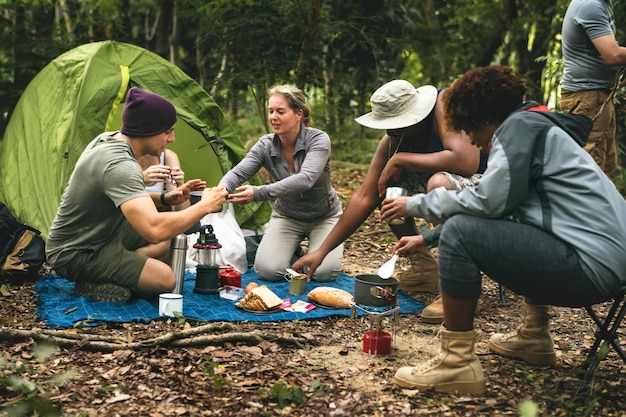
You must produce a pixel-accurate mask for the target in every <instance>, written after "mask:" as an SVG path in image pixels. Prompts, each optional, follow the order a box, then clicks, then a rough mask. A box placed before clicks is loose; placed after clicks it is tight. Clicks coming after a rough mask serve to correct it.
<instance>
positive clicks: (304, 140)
mask: <svg viewBox="0 0 626 417" xmlns="http://www.w3.org/2000/svg"><path fill="white" fill-rule="evenodd" d="M330 151H331V148H330V138H329V137H328V134H327V133H326V132H324V131H322V130H319V129H315V128H312V127H306V126H304V124H303V125H301V127H300V133H299V134H298V138H297V139H296V149H295V152H294V154H293V162H294V166H295V172H290V171H289V167H288V165H287V161H286V160H285V158H284V157H283V152H282V147H281V145H280V139H279V137H278V136H277V135H275V134H273V133H271V134H267V135H263V136H261V137H260V138H259V140H258V141H257V143H255V144H254V146H252V148H251V149H250V150H249V151H248V153H247V154H246V156H245V157H244V159H242V160H241V161H240V162H239V163H238V164H237V165H236V166H235V167H234V168H233V169H231V170H230V171H229V172H227V173H226V175H224V177H223V178H222V179H221V181H220V185H223V186H224V187H225V188H226V190H227V191H228V192H229V193H232V192H233V191H234V190H235V188H237V187H239V186H240V185H241V184H243V183H244V182H245V181H247V180H249V179H250V178H252V176H254V175H255V174H256V173H257V172H258V171H259V169H261V167H265V169H267V170H268V172H269V173H270V175H271V176H272V178H273V179H274V181H275V182H273V183H271V184H266V185H260V186H254V199H255V200H256V201H265V200H275V202H274V208H273V209H274V211H275V212H276V213H278V214H280V215H281V216H285V217H289V218H292V219H296V220H302V221H316V220H320V219H324V218H328V217H330V216H334V215H336V214H338V213H341V203H340V202H339V198H338V197H337V193H336V192H335V189H334V188H333V186H332V183H331V178H330Z"/></svg>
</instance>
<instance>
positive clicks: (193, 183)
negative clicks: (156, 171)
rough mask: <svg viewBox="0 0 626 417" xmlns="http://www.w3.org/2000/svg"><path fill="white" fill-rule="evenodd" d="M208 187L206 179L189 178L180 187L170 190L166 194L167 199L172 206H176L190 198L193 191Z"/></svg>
mask: <svg viewBox="0 0 626 417" xmlns="http://www.w3.org/2000/svg"><path fill="white" fill-rule="evenodd" d="M205 188H206V181H202V180H189V181H187V182H186V183H184V184H183V185H181V186H180V187H177V188H175V189H173V190H172V191H169V192H168V193H167V194H165V201H166V202H167V203H168V204H169V205H170V206H176V205H178V204H181V203H184V202H185V201H187V200H189V195H190V193H191V192H192V191H200V190H204V189H205Z"/></svg>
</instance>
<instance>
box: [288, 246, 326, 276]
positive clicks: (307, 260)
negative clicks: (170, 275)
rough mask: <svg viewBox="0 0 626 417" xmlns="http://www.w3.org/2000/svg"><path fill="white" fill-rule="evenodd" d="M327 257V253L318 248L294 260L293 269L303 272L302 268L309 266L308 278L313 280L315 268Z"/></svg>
mask: <svg viewBox="0 0 626 417" xmlns="http://www.w3.org/2000/svg"><path fill="white" fill-rule="evenodd" d="M325 257H326V255H324V254H323V253H321V252H320V251H319V250H316V251H314V252H311V253H309V254H306V255H304V256H303V257H301V258H300V259H298V260H297V261H296V262H294V263H293V265H291V269H293V270H294V271H298V272H301V271H302V268H303V267H305V266H306V267H307V268H308V271H307V274H306V279H307V281H311V278H313V274H314V273H315V270H316V269H317V267H318V266H320V264H321V263H322V261H323V260H324V258H325Z"/></svg>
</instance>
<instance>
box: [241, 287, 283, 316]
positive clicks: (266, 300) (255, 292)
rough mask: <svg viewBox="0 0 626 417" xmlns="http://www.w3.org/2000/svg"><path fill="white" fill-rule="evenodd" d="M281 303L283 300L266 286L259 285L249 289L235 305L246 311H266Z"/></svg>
mask: <svg viewBox="0 0 626 417" xmlns="http://www.w3.org/2000/svg"><path fill="white" fill-rule="evenodd" d="M282 302H283V300H281V299H280V297H279V296H277V295H276V294H274V292H273V291H272V290H270V289H269V288H267V285H261V286H259V287H256V288H253V289H251V290H250V291H249V292H248V293H247V294H246V296H245V297H244V298H242V299H241V300H239V301H238V302H237V303H236V304H235V305H236V306H237V307H239V308H243V309H246V310H253V311H267V310H271V309H273V308H276V307H278V306H280V304H281V303H282Z"/></svg>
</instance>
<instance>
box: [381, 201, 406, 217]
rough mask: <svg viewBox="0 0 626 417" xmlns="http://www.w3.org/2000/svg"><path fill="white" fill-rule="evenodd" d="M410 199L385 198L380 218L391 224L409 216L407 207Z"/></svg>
mask: <svg viewBox="0 0 626 417" xmlns="http://www.w3.org/2000/svg"><path fill="white" fill-rule="evenodd" d="M408 201H409V197H395V198H385V199H384V200H383V204H382V206H381V207H380V217H381V219H382V220H383V221H384V222H387V223H389V222H390V221H392V220H394V219H400V218H403V217H406V216H407V212H406V205H407V203H408Z"/></svg>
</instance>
